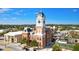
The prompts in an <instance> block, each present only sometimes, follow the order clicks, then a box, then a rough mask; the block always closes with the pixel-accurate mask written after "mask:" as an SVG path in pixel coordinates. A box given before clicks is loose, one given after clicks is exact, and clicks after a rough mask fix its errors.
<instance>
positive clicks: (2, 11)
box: [0, 8, 11, 13]
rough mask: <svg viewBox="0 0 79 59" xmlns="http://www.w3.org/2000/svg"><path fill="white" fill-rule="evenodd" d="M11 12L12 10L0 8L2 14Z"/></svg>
mask: <svg viewBox="0 0 79 59" xmlns="http://www.w3.org/2000/svg"><path fill="white" fill-rule="evenodd" d="M9 10H11V9H10V8H0V13H4V12H7V11H9Z"/></svg>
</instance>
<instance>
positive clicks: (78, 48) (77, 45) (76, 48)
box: [73, 43, 79, 51]
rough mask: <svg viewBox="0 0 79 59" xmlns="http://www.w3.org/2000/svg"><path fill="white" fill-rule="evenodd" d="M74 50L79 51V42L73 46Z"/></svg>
mask: <svg viewBox="0 0 79 59" xmlns="http://www.w3.org/2000/svg"><path fill="white" fill-rule="evenodd" d="M73 51H79V43H76V44H75V45H74V46H73Z"/></svg>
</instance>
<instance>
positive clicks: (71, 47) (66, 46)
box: [58, 43, 74, 50]
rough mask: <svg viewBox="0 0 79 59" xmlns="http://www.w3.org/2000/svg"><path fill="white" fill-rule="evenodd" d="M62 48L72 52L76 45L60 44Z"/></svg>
mask: <svg viewBox="0 0 79 59" xmlns="http://www.w3.org/2000/svg"><path fill="white" fill-rule="evenodd" d="M58 44H59V45H60V46H61V47H62V48H64V49H68V50H72V49H73V45H74V44H60V43H58Z"/></svg>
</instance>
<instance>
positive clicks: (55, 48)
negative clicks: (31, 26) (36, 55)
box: [52, 43, 62, 51]
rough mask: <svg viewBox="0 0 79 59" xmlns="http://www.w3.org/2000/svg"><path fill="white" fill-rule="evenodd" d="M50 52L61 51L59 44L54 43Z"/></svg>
mask: <svg viewBox="0 0 79 59" xmlns="http://www.w3.org/2000/svg"><path fill="white" fill-rule="evenodd" d="M52 50H53V51H62V48H61V47H60V45H59V44H57V43H56V44H54V45H53V47H52Z"/></svg>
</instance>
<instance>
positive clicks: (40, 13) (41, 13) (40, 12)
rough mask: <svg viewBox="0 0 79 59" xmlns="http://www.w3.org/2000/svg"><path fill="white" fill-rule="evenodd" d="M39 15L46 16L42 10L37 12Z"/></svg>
mask: <svg viewBox="0 0 79 59" xmlns="http://www.w3.org/2000/svg"><path fill="white" fill-rule="evenodd" d="M37 15H41V16H42V17H43V16H45V15H44V13H43V12H42V11H39V12H38V13H37Z"/></svg>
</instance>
